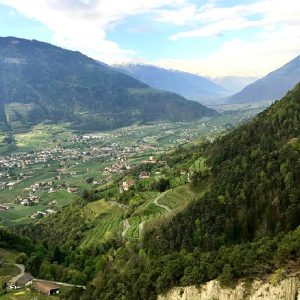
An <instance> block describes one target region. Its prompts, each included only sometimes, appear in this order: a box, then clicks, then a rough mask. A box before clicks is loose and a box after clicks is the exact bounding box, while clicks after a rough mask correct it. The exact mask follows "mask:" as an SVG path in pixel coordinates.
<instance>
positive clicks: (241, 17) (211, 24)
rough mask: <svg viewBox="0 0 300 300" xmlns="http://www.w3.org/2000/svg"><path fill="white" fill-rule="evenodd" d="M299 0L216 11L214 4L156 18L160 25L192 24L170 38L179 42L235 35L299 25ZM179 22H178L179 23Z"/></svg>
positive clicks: (277, 0)
mask: <svg viewBox="0 0 300 300" xmlns="http://www.w3.org/2000/svg"><path fill="white" fill-rule="evenodd" d="M299 15H300V4H299V0H289V2H288V3H287V2H286V0H263V1H256V2H254V3H250V4H244V5H235V6H231V7H217V6H216V4H213V3H210V5H206V6H201V7H196V6H195V5H194V6H190V7H189V13H188V14H187V13H186V11H185V8H182V9H181V10H177V11H172V10H168V11H166V10H165V11H162V12H160V15H159V16H158V20H159V21H161V22H171V23H173V24H176V25H188V24H191V23H192V24H193V25H194V26H196V28H195V29H194V28H193V29H191V30H188V31H182V32H178V33H176V34H174V35H172V36H171V37H170V39H171V40H173V41H176V40H178V39H182V38H193V37H209V36H215V35H219V34H222V33H223V32H226V31H239V30H242V29H246V28H253V27H259V28H260V29H261V30H268V29H269V28H270V27H272V26H274V25H280V24H282V25H284V24H286V23H293V24H300V18H299ZM179 20H180V21H179Z"/></svg>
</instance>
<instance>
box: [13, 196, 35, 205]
mask: <svg viewBox="0 0 300 300" xmlns="http://www.w3.org/2000/svg"><path fill="white" fill-rule="evenodd" d="M39 202H40V199H39V197H38V196H35V195H32V194H29V195H28V196H26V197H22V196H17V198H16V200H15V203H16V204H21V205H24V206H32V205H36V204H39Z"/></svg>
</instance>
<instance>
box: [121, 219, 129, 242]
mask: <svg viewBox="0 0 300 300" xmlns="http://www.w3.org/2000/svg"><path fill="white" fill-rule="evenodd" d="M123 225H124V230H123V232H122V237H123V238H125V237H126V232H127V230H128V229H129V227H130V224H129V222H128V219H125V220H123Z"/></svg>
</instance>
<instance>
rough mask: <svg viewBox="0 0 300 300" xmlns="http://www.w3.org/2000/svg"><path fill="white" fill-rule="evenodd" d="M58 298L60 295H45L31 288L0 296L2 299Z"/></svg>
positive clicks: (41, 299) (31, 299)
mask: <svg viewBox="0 0 300 300" xmlns="http://www.w3.org/2000/svg"><path fill="white" fill-rule="evenodd" d="M33 299H34V300H50V299H52V300H58V299H59V296H45V295H41V294H39V293H37V292H35V291H32V290H30V289H21V290H16V291H12V292H8V293H6V294H4V295H2V296H0V300H33Z"/></svg>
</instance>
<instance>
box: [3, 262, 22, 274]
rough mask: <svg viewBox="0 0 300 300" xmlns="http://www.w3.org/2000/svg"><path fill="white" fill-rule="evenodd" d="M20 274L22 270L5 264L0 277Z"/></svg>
mask: <svg viewBox="0 0 300 300" xmlns="http://www.w3.org/2000/svg"><path fill="white" fill-rule="evenodd" d="M19 273H20V270H19V269H18V268H17V267H16V266H15V265H13V264H7V263H4V264H3V265H2V266H0V277H1V276H11V277H14V276H17V275H18V274H19Z"/></svg>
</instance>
